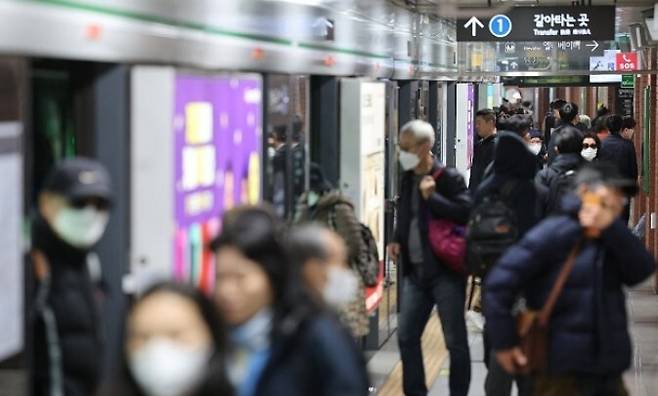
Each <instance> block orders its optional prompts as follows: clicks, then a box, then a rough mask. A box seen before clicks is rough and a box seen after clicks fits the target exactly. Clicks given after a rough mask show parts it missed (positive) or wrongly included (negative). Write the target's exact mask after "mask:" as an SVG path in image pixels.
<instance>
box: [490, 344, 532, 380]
mask: <svg viewBox="0 0 658 396" xmlns="http://www.w3.org/2000/svg"><path fill="white" fill-rule="evenodd" d="M496 360H498V363H500V365H501V366H502V368H503V369H504V370H505V371H506V372H508V373H509V374H517V373H521V372H523V370H524V369H525V367H526V366H527V365H528V358H527V357H526V356H525V355H524V354H523V352H522V351H521V348H519V347H514V348H512V349H505V350H502V351H496Z"/></svg>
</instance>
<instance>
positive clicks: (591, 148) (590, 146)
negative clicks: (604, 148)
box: [580, 132, 601, 162]
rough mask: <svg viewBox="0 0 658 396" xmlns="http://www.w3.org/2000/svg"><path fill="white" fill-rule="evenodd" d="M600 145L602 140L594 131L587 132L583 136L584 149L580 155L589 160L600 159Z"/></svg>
mask: <svg viewBox="0 0 658 396" xmlns="http://www.w3.org/2000/svg"><path fill="white" fill-rule="evenodd" d="M599 147H601V140H600V139H599V136H598V135H597V134H596V133H594V132H585V137H584V138H583V150H582V151H581V152H580V155H581V156H582V157H583V158H584V159H585V160H586V161H588V162H592V161H596V160H597V159H598V153H599Z"/></svg>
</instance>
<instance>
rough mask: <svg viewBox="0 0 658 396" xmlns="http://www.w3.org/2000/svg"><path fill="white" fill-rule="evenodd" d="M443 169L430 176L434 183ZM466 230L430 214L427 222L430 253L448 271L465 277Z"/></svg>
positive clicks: (466, 272) (461, 226) (452, 222)
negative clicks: (432, 253)
mask: <svg viewBox="0 0 658 396" xmlns="http://www.w3.org/2000/svg"><path fill="white" fill-rule="evenodd" d="M444 170H445V168H439V169H438V170H437V171H436V172H434V173H433V174H432V177H433V178H434V180H435V181H436V182H438V180H439V178H440V177H441V175H442V174H443V172H444ZM465 236H466V230H465V227H464V226H463V225H459V224H457V223H455V222H454V221H451V220H447V219H435V218H434V217H433V216H432V215H431V214H430V216H429V222H428V240H429V243H430V247H431V248H432V252H434V255H435V256H436V257H437V258H438V259H439V260H441V262H442V263H444V264H445V265H446V266H447V267H448V268H449V269H451V270H452V271H454V272H456V273H458V274H461V275H467V274H468V271H467V270H466V237H465Z"/></svg>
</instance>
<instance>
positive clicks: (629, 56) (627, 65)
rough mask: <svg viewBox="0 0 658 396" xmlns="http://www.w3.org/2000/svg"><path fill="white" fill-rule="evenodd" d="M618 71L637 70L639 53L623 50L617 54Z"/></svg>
mask: <svg viewBox="0 0 658 396" xmlns="http://www.w3.org/2000/svg"><path fill="white" fill-rule="evenodd" d="M616 64H617V71H632V70H637V69H638V65H637V53H635V52H622V53H620V54H617V62H616Z"/></svg>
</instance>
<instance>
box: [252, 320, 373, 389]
mask: <svg viewBox="0 0 658 396" xmlns="http://www.w3.org/2000/svg"><path fill="white" fill-rule="evenodd" d="M282 323H283V326H281V327H282V331H279V332H278V333H277V335H275V336H274V337H273V341H272V354H271V357H270V360H269V362H268V364H267V366H266V367H265V370H264V371H263V373H262V375H261V378H260V380H259V382H258V385H257V388H256V392H255V395H256V396H280V395H286V396H307V395H317V396H366V395H368V388H369V381H368V374H367V372H366V368H365V367H366V364H365V360H364V359H363V356H362V354H361V352H360V351H359V350H358V349H357V346H356V343H355V342H354V341H353V339H352V338H351V337H350V336H349V334H347V333H346V332H345V330H343V329H342V328H341V326H340V325H339V324H338V322H337V321H336V320H335V319H334V318H333V317H331V316H329V315H328V314H325V313H315V314H312V315H304V316H303V317H299V316H297V315H289V317H287V318H285V319H284V320H283V322H282Z"/></svg>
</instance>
